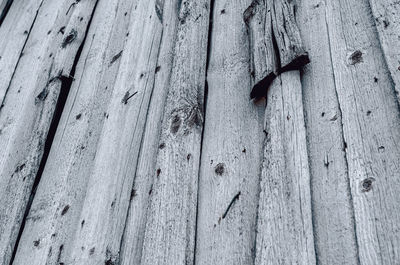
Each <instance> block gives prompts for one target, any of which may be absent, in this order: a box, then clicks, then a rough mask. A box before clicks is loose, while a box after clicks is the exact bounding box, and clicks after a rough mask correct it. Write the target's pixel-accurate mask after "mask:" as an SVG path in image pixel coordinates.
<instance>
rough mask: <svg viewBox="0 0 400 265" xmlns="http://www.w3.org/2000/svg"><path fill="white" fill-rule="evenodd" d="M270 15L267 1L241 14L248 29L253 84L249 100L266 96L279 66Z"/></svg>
mask: <svg viewBox="0 0 400 265" xmlns="http://www.w3.org/2000/svg"><path fill="white" fill-rule="evenodd" d="M271 13H272V12H271V7H268V6H267V1H259V0H256V1H253V2H252V3H251V5H250V6H249V7H248V8H247V9H246V10H245V12H244V14H243V17H244V21H245V22H246V25H247V27H248V34H249V44H250V56H251V62H252V64H251V68H252V74H253V75H254V84H255V85H254V88H253V89H252V91H251V93H250V98H255V97H260V96H264V95H266V93H267V89H268V87H269V86H270V85H271V83H272V81H273V80H274V79H275V77H276V76H277V75H278V74H279V67H280V65H279V61H278V60H279V58H277V57H276V52H277V51H276V50H275V47H274V35H273V27H272V17H271Z"/></svg>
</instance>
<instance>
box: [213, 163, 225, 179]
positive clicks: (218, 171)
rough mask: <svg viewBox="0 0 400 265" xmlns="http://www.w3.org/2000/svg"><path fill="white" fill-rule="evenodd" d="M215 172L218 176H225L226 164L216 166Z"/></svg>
mask: <svg viewBox="0 0 400 265" xmlns="http://www.w3.org/2000/svg"><path fill="white" fill-rule="evenodd" d="M214 171H215V173H216V174H217V175H218V176H222V175H223V174H224V172H225V164H224V163H219V164H217V165H216V166H215V169H214Z"/></svg>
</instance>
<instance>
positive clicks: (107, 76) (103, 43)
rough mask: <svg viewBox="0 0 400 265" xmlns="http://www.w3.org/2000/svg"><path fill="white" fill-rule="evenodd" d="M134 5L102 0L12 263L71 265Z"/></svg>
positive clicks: (92, 23) (114, 0) (82, 223)
mask: <svg viewBox="0 0 400 265" xmlns="http://www.w3.org/2000/svg"><path fill="white" fill-rule="evenodd" d="M132 4H133V2H132V1H128V0H127V1H119V0H113V1H100V2H99V4H98V6H97V7H96V11H95V13H94V17H93V20H92V22H91V26H90V30H89V32H88V35H87V38H86V43H85V46H84V47H83V51H82V54H81V57H80V60H79V62H78V64H77V69H76V72H75V81H74V82H73V84H72V86H71V90H70V92H69V97H68V99H67V102H66V104H65V107H64V112H63V115H62V117H61V120H60V123H59V126H58V130H57V133H56V135H55V138H54V141H53V145H52V149H51V151H50V154H49V158H48V160H47V163H46V166H45V169H44V172H43V175H42V177H41V181H40V183H39V185H38V188H37V192H36V194H35V198H34V200H33V203H32V207H31V210H30V212H29V215H28V216H27V219H26V223H25V227H24V231H23V233H22V236H21V240H20V243H19V246H18V250H17V253H16V256H15V260H14V264H25V262H26V261H27V260H29V261H30V264H59V263H65V264H70V262H71V261H70V257H69V256H68V255H69V254H68V253H69V252H68V251H69V250H70V249H71V245H72V242H73V239H74V235H75V232H76V229H80V227H81V226H83V225H85V222H82V220H81V219H79V217H80V210H81V208H82V202H83V201H84V197H85V194H86V190H87V189H88V187H87V184H88V177H87V176H88V175H90V170H91V169H92V167H93V164H94V158H95V155H96V151H97V147H98V141H99V138H100V135H101V131H102V128H103V124H104V120H105V119H107V115H108V114H107V113H106V112H107V108H108V105H109V99H110V97H111V95H112V92H113V89H114V82H115V79H116V77H117V74H118V70H119V65H120V61H121V57H122V54H123V53H124V46H125V39H126V37H127V34H128V30H129V29H128V25H129V20H130V14H131V10H132ZM87 251H91V250H90V249H89V250H87ZM93 252H94V251H93Z"/></svg>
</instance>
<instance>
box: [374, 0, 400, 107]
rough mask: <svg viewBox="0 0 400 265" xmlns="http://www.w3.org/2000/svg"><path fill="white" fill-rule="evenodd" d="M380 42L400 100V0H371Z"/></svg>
mask: <svg viewBox="0 0 400 265" xmlns="http://www.w3.org/2000/svg"><path fill="white" fill-rule="evenodd" d="M369 3H370V5H371V8H372V14H373V17H374V19H375V25H376V27H377V30H378V34H379V40H380V44H381V47H382V50H383V54H384V56H385V60H386V63H387V67H388V68H389V71H390V73H391V77H392V79H393V82H394V87H395V91H396V95H397V98H398V99H399V102H400V2H399V1H397V0H386V1H378V0H370V1H369Z"/></svg>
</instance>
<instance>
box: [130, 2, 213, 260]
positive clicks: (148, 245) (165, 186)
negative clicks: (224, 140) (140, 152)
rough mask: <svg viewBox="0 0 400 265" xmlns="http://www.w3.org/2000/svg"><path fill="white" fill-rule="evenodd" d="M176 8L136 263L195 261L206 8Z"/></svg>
mask: <svg viewBox="0 0 400 265" xmlns="http://www.w3.org/2000/svg"><path fill="white" fill-rule="evenodd" d="M179 7H180V8H179V12H178V15H179V26H178V32H177V40H176V46H175V49H174V54H175V58H174V61H173V67H172V73H171V79H170V84H169V87H170V89H169V92H168V95H167V100H166V106H165V109H164V114H163V120H162V129H161V137H160V141H159V143H160V144H159V146H161V147H162V148H159V152H158V156H157V163H156V167H155V168H156V170H155V171H154V172H153V176H154V184H153V187H152V189H151V190H150V193H151V195H150V200H151V203H150V206H149V211H148V217H147V224H146V229H145V239H144V244H143V253H142V259H141V263H140V264H149V265H150V264H165V265H167V264H182V265H184V264H193V262H194V245H195V232H196V209H197V190H198V175H199V161H200V151H201V136H202V129H203V120H204V114H203V113H204V110H203V105H204V89H205V72H206V71H205V70H206V58H207V35H208V30H207V28H208V27H207V24H208V17H209V10H210V7H209V1H208V0H202V1H183V2H182V3H181V5H180V6H179ZM178 66H179V67H178ZM132 264H134V263H132Z"/></svg>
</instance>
